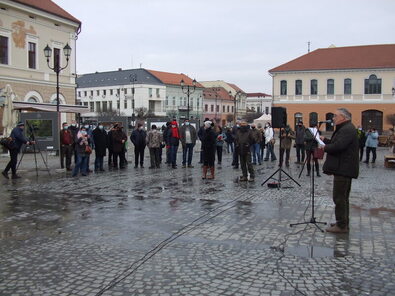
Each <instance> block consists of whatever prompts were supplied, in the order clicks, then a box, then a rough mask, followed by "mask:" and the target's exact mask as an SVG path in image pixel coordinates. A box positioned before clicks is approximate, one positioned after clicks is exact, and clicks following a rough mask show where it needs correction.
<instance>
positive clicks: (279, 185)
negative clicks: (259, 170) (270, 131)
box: [261, 127, 301, 190]
mask: <svg viewBox="0 0 395 296" xmlns="http://www.w3.org/2000/svg"><path fill="white" fill-rule="evenodd" d="M281 134H282V128H281V127H280V136H279V138H280V145H279V148H278V152H279V155H280V154H281V141H282V140H281ZM273 148H274V147H273ZM282 166H283V164H282V162H280V165H279V168H278V169H277V170H276V171H275V172H274V173H273V174H271V175H270V176H269V177H268V178H267V179H266V180H265V181H263V183H262V184H261V186H263V185H264V184H265V183H266V182H267V181H269V180H270V179H274V180H277V181H278V182H276V183H271V184H268V185H269V187H274V188H277V189H278V190H280V188H281V182H282V176H281V174H282V173H284V174H285V175H287V176H288V178H289V179H286V180H292V181H293V182H294V183H296V184H297V185H299V187H300V186H301V185H300V184H299V183H298V182H297V181H296V180H295V179H294V178H292V177H291V176H290V175H289V174H288V173H287V172H286V171H284V170H283V168H282ZM277 173H278V179H275V178H273V176H274V175H275V174H277ZM286 180H285V181H286ZM270 185H271V186H270Z"/></svg>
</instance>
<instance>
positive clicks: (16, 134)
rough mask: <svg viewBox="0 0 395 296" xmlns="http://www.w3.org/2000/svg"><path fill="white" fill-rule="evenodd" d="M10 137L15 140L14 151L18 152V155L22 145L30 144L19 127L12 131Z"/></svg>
mask: <svg viewBox="0 0 395 296" xmlns="http://www.w3.org/2000/svg"><path fill="white" fill-rule="evenodd" d="M10 137H11V138H13V139H14V148H13V150H14V149H15V150H18V153H19V151H20V150H21V147H22V145H23V144H26V143H27V142H28V139H27V138H26V137H25V135H24V134H23V129H21V128H20V127H18V126H17V127H15V128H14V129H13V130H12V132H11V135H10Z"/></svg>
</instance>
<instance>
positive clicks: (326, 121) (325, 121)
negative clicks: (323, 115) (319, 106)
mask: <svg viewBox="0 0 395 296" xmlns="http://www.w3.org/2000/svg"><path fill="white" fill-rule="evenodd" d="M318 123H319V124H322V123H332V119H328V120H324V121H318Z"/></svg>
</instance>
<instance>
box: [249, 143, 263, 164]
mask: <svg viewBox="0 0 395 296" xmlns="http://www.w3.org/2000/svg"><path fill="white" fill-rule="evenodd" d="M260 149H261V144H259V143H256V144H252V146H251V154H252V163H253V164H257V163H259V164H261V162H262V158H261V154H260Z"/></svg>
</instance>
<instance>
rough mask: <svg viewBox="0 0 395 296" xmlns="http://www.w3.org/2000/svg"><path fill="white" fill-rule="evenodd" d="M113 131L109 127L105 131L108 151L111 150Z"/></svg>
mask: <svg viewBox="0 0 395 296" xmlns="http://www.w3.org/2000/svg"><path fill="white" fill-rule="evenodd" d="M113 132H114V130H113V129H111V130H109V132H108V133H107V148H108V151H112V146H113V140H112V133H113Z"/></svg>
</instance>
